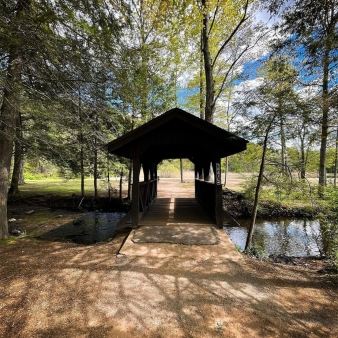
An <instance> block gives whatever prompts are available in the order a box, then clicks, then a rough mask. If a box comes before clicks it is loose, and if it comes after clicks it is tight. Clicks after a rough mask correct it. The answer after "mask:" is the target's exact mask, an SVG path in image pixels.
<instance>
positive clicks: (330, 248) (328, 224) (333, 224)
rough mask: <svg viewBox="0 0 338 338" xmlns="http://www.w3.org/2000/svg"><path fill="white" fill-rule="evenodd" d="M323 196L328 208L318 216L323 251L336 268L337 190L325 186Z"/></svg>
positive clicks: (337, 259)
mask: <svg viewBox="0 0 338 338" xmlns="http://www.w3.org/2000/svg"><path fill="white" fill-rule="evenodd" d="M324 197H325V199H326V202H327V207H328V208H329V209H326V210H329V211H328V213H326V214H325V215H324V214H322V215H321V217H320V222H321V232H322V237H323V244H324V252H325V254H326V255H327V256H328V257H329V258H330V259H331V260H332V262H333V264H334V265H335V267H336V268H337V269H338V190H337V189H335V188H327V189H326V190H325V195H324Z"/></svg>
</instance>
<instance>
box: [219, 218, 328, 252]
mask: <svg viewBox="0 0 338 338" xmlns="http://www.w3.org/2000/svg"><path fill="white" fill-rule="evenodd" d="M240 224H241V226H240V227H224V230H225V231H226V233H227V234H228V235H229V237H230V239H231V240H232V242H233V243H234V244H235V245H237V246H238V247H239V248H240V249H241V251H243V250H244V247H245V242H246V238H247V234H248V228H249V224H250V220H240ZM253 242H254V245H257V246H259V247H261V248H263V249H264V250H265V252H266V253H267V254H268V255H282V256H292V257H307V256H320V255H321V252H322V251H323V244H322V235H321V231H320V224H319V221H318V220H308V219H294V218H275V219H269V220H262V219H258V220H256V225H255V231H254V235H253Z"/></svg>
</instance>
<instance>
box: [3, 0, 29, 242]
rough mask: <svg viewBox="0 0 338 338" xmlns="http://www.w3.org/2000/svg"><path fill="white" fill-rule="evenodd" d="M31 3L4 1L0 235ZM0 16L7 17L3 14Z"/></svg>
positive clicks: (4, 220) (22, 0) (6, 231)
mask: <svg viewBox="0 0 338 338" xmlns="http://www.w3.org/2000/svg"><path fill="white" fill-rule="evenodd" d="M30 5H31V4H30V1H29V0H18V1H17V2H16V3H13V2H11V3H10V4H9V6H6V5H5V4H4V3H2V5H1V6H2V7H3V8H2V9H4V10H5V13H6V14H8V18H9V19H7V21H9V22H7V25H8V26H9V33H10V34H9V35H10V36H9V38H8V40H7V39H6V41H4V40H1V41H0V43H1V45H0V49H1V50H2V52H3V53H6V54H7V66H6V69H7V72H6V80H5V85H4V88H3V95H2V104H1V107H0V238H7V237H8V224H7V197H8V181H9V173H10V164H11V157H12V150H13V141H14V137H15V129H16V122H17V120H18V118H19V112H20V97H21V95H20V93H21V84H22V82H21V81H22V78H21V76H22V69H23V63H24V56H23V50H24V49H25V42H24V41H25V30H26V29H29V28H28V27H27V21H26V19H27V18H28V15H29V12H30V10H31V7H30ZM1 19H2V20H4V17H2V18H1ZM2 23H3V22H2ZM6 44H7V45H6ZM5 48H6V49H5Z"/></svg>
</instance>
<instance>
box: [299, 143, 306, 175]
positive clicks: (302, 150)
mask: <svg viewBox="0 0 338 338" xmlns="http://www.w3.org/2000/svg"><path fill="white" fill-rule="evenodd" d="M300 154H301V155H300V156H301V158H300V161H301V163H300V178H301V179H302V180H304V179H305V174H306V173H305V170H306V156H305V145H304V137H301V138H300Z"/></svg>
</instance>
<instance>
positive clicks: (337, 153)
mask: <svg viewBox="0 0 338 338" xmlns="http://www.w3.org/2000/svg"><path fill="white" fill-rule="evenodd" d="M337 165H338V129H337V131H336V149H335V153H334V173H333V186H334V187H335V188H337Z"/></svg>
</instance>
